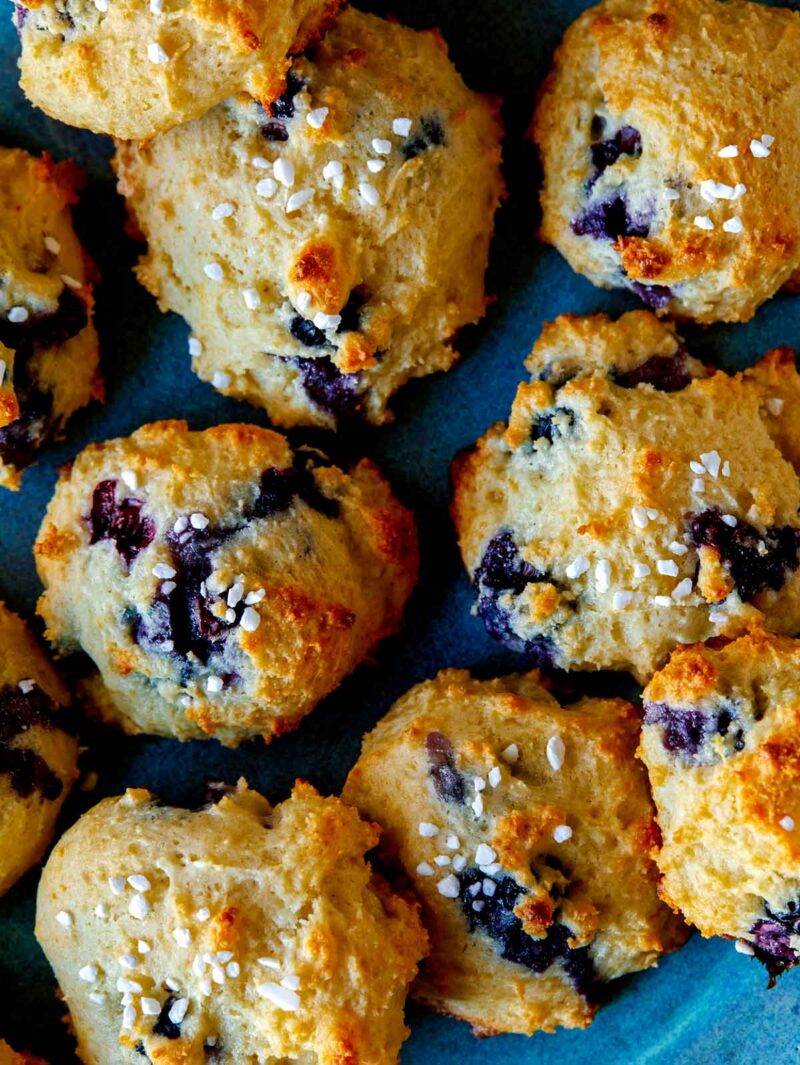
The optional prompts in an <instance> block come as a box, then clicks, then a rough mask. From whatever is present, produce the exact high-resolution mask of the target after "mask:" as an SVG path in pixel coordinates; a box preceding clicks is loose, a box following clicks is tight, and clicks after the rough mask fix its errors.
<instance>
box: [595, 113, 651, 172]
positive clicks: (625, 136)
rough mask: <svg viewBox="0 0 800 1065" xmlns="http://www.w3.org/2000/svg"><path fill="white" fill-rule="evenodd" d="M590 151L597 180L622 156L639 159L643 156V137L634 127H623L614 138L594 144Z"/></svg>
mask: <svg viewBox="0 0 800 1065" xmlns="http://www.w3.org/2000/svg"><path fill="white" fill-rule="evenodd" d="M590 151H591V153H592V163H593V164H594V168H595V170H596V171H597V173H596V175H595V180H596V178H597V177H599V176H600V174H602V173H603V171H604V170H606V169H607V168H608V167H610V166H613V165H614V163H616V161H617V160H618V159H619V157H620V156H621V155H631V156H634V157H635V158H637V159H638V157H639V156H640V155H641V154H642V137H641V134H640V133H639V130H638V129H634V128H633V126H622V128H621V129H618V130H617V132H616V133H615V134H614V136H613V137H610V138H609V139H608V140H604V141H599V142H597V143H595V144H592V145H591V146H590Z"/></svg>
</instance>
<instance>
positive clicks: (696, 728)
mask: <svg viewBox="0 0 800 1065" xmlns="http://www.w3.org/2000/svg"><path fill="white" fill-rule="evenodd" d="M644 722H645V725H651V726H657V727H659V728H660V729H661V743H662V745H663V747H664V749H665V750H667V751H669V752H670V753H671V754H680V755H682V756H683V757H684V758H685V759H686V760H687V761H695V762H709V761H713V760H716V759H717V758H719V757H722V756H729V755H732V754H735V753H738V752H739V751H742V750H744V747H745V724H744V721H743V719H742V718H741V716H740V714H739V712H738V710H737V708H736V706H735V705H733V704H732V703H729V702H727V701H723V702H722V703H721V704H720V705H719V706H717V707H712V708H709V709H708V710H700V709H698V708H697V707H679V706H670V705H668V704H667V703H645V706H644ZM717 737H721V738H722V740H723V741H724V742H723V743H722V744H720V743H719V742H718V741H717Z"/></svg>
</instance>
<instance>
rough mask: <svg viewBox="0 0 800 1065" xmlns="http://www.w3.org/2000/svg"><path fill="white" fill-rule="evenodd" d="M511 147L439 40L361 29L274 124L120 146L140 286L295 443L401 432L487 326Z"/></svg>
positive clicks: (282, 107) (305, 81)
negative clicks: (487, 274)
mask: <svg viewBox="0 0 800 1065" xmlns="http://www.w3.org/2000/svg"><path fill="white" fill-rule="evenodd" d="M499 142H500V127H499V124H498V120H497V116H496V109H495V105H494V103H493V102H492V101H490V100H489V99H487V98H484V97H481V96H478V95H477V94H475V93H473V92H470V91H469V90H468V89H467V88H466V86H465V85H464V83H463V82H462V80H461V78H460V77H459V75H458V73H457V72H456V70H455V68H454V67H453V65H452V63H451V62H450V60H449V59H448V57H447V51H446V49H445V47H444V45H443V43H442V40H441V38H440V37H439V36H438V35H437V34H435V33H416V32H414V31H413V30H410V29H406V28H405V27H403V26H400V25H398V24H396V23H393V22H386V21H384V20H382V19H379V18H376V17H374V16H372V15H365V14H361V13H360V12H358V11H352V10H351V11H347V12H345V13H344V14H343V15H342V17H341V19H340V20H339V21H338V22H337V24H336V26H335V27H334V29H333V30H331V32H330V33H329V34H328V35H327V36H326V37H325V39H324V41H323V42H322V43H321V44H320V45H319V46H318V47H317V48H316V49H315V50H314V52H313V54H312V55H311V56H308V57H303V58H300V59H297V60H296V61H295V62H294V64H293V65H292V68H291V70H290V72H289V76H288V82H287V90H286V92H285V93H284V95H283V96H282V97H281V98H280V99H279V100H277V101H276V102H275V103H274V104H272V105H271V106H270V107H268V108H266V109H265V108H263V107H262V106H260V105H259V104H258V103H257V102H256V101H254V100H252V99H250V98H249V97H246V96H239V97H236V98H235V99H231V100H228V101H227V102H225V103H224V104H222V105H221V106H219V107H217V108H215V109H214V110H213V111H211V112H209V114H207V115H206V116H205V117H204V118H202V119H200V120H199V121H198V122H193V123H191V124H190V125H187V126H183V127H181V128H180V129H175V130H172V131H171V132H170V133H168V134H166V135H165V136H163V137H159V138H157V139H156V140H155V141H153V142H152V143H151V144H147V145H131V144H128V145H126V144H120V145H119V146H118V152H117V157H116V168H117V173H118V176H119V187H120V190H121V191H122V193H123V194H124V195H125V197H126V198H127V201H128V205H129V207H130V209H131V211H132V213H133V215H134V218H135V223H136V225H138V227H139V228H140V229H141V231H142V232H143V233H144V235H145V237H146V239H147V241H148V251H147V254H146V256H145V257H144V258H143V259H142V262H141V265H140V267H139V271H138V274H139V278H140V280H141V281H142V283H143V284H144V285H145V286H146V287H147V288H148V289H149V290H150V291H151V292H152V293H153V295H155V296H156V297H157V299H158V300H159V303H160V305H161V307H162V309H163V310H174V311H177V312H178V313H180V314H182V315H183V316H184V317H185V318H186V319H188V321H189V323H190V325H191V328H192V330H193V333H194V336H193V338H192V340H191V341H190V351H191V352H192V354H193V365H194V368H195V370H196V371H197V373H198V374H199V375H200V377H202V378H203V380H205V381H210V382H211V383H212V384H213V385H214V386H215V387H216V388H218V389H219V390H220V391H222V392H224V393H226V394H228V395H233V396H238V397H239V398H242V399H246V400H249V401H250V402H251V403H255V404H256V405H258V406H263V407H265V408H266V410H267V411H268V412H269V414H270V417H271V418H272V420H273V421H274V422H276V423H277V424H280V425H287V426H291V425H296V424H306V425H321V426H325V427H329V428H330V427H335V426H336V425H337V424H341V423H342V422H349V423H352V422H353V421H356V420H362V419H364V420H367V421H370V422H375V423H379V422H382V421H385V420H386V419H387V417H388V414H387V410H386V404H387V402H388V400H389V397H390V396H391V394H392V393H393V392H395V391H396V390H397V389H398V388H399V387H400V386H401V385H403V384H404V383H405V382H406V381H408V380H409V379H410V378H412V377H419V376H422V375H425V374H429V373H433V372H434V371H436V370H446V369H447V368H448V367H449V366H451V365H452V363H453V362H454V360H455V359H456V357H457V355H456V352H455V350H454V348H453V338H454V335H455V333H456V332H457V330H458V329H459V328H460V327H461V326H463V325H465V324H467V323H468V322H474V321H476V320H477V319H478V318H480V317H481V316H482V315H483V312H484V306H485V295H484V288H483V277H484V271H485V268H486V260H487V254H488V248H489V241H490V238H491V234H492V226H493V216H494V211H495V208H496V207H497V203H498V200H499V198H500V195H501V191H502V181H501V177H500V169H499V163H500V147H499Z"/></svg>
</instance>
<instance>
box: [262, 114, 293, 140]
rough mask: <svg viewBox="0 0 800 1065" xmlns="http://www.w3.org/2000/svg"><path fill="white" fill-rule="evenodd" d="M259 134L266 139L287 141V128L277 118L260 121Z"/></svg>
mask: <svg viewBox="0 0 800 1065" xmlns="http://www.w3.org/2000/svg"><path fill="white" fill-rule="evenodd" d="M260 129H261V136H262V137H263V138H264V139H265V140H268V141H288V139H289V130H288V129H287V128H286V126H285V125H284V124H283V122H279V121H278V120H277V119H270V120H268V121H267V122H262V123H261V126H260Z"/></svg>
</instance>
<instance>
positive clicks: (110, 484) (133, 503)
mask: <svg viewBox="0 0 800 1065" xmlns="http://www.w3.org/2000/svg"><path fill="white" fill-rule="evenodd" d="M143 506H144V503H143V502H142V500H141V499H123V500H122V502H121V503H118V502H117V482H116V481H113V480H109V481H100V483H99V484H98V485H97V486H96V487H95V490H94V494H93V496H92V510H91V514H90V517H89V521H90V523H91V528H92V538H91V540H90V543H92V544H96V543H98V542H99V541H100V540H113V541H114V543H115V545H116V548H117V551H118V552H119V554H120V556H121V557H122V558H123V559H124V560H125V563H126V565H128V566H130V564H131V562H133V560H134V559H135V558H136V556H137V555H138V554H139V552H140V551H143V550H144V549H145V548H146V547H147V546H148V545H149V544H151V543H152V542H153V539H154V538H155V535H156V527H155V523H154V522H153V521H152V520H151V519H150V518H147V517H145V516H144V515H143V514H142V507H143Z"/></svg>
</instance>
